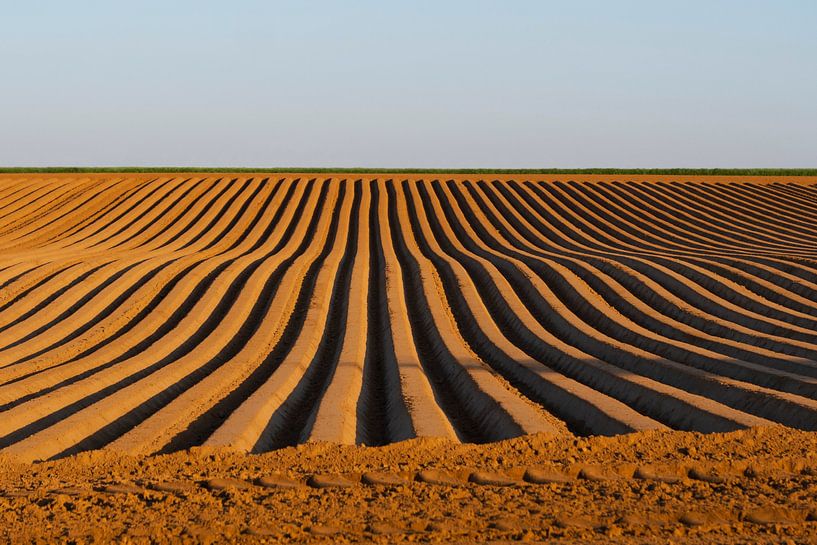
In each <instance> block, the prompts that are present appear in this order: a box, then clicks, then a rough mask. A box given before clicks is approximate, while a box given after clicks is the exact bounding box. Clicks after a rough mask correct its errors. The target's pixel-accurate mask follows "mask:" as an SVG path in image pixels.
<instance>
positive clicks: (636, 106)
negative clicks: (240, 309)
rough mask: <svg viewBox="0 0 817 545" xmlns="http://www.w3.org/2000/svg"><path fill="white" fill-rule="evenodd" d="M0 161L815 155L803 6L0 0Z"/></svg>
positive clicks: (220, 162) (672, 162) (692, 159)
mask: <svg viewBox="0 0 817 545" xmlns="http://www.w3.org/2000/svg"><path fill="white" fill-rule="evenodd" d="M0 20H2V23H3V24H2V28H3V30H2V32H0V66H2V68H3V77H2V79H0V165H2V166H57V165H59V166H67V165H72V166H73V165H76V166H214V167H215V166H235V167H275V166H278V167H296V166H306V167H332V166H336V167H383V168H388V167H405V168H411V167H417V168H421V167H422V168H433V167H448V168H469V167H470V168H556V167H560V168H579V167H588V168H589V167H625V168H634V167H644V168H650V167H747V168H748V167H815V166H817V32H815V29H817V2H814V1H812V0H765V1H758V0H663V1H654V0H652V1H647V0H644V1H636V0H616V1H613V0H597V1H591V0H571V1H569V2H566V1H564V0H562V1H547V0H531V1H527V0H516V1H514V0H505V1H500V0H497V1H487V0H467V1H466V0H463V1H460V0H435V1H430V0H428V1H427V0H414V1H393V2H383V1H382V0H381V1H375V0H371V1H363V0H345V1H341V0H337V1H329V0H313V1H310V2H304V1H302V0H301V1H295V0H293V1H272V0H269V1H262V0H232V1H230V2H224V1H207V0H196V1H192V0H175V1H167V0H164V1H157V0H141V1H139V2H134V1H132V0H130V1H128V2H124V1H118V0H107V1H84V0H72V1H71V2H65V1H62V0H60V1H37V0H28V1H26V2H20V1H11V0H0Z"/></svg>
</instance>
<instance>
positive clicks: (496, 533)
mask: <svg viewBox="0 0 817 545" xmlns="http://www.w3.org/2000/svg"><path fill="white" fill-rule="evenodd" d="M815 452H817V434H815V433H810V432H801V431H795V430H791V429H787V428H783V427H772V428H766V429H764V428H758V429H753V430H747V431H738V432H732V433H725V434H708V435H703V434H699V433H689V432H672V431H649V432H638V433H633V434H629V435H623V436H618V437H609V438H608V437H592V438H567V437H558V436H552V435H547V434H539V435H531V436H525V437H519V438H515V439H510V440H507V441H502V442H499V443H492V444H488V445H466V444H456V443H452V442H450V441H447V440H445V439H411V440H408V441H405V442H401V443H395V444H393V445H390V446H385V447H361V446H341V445H335V444H324V443H311V444H307V445H301V446H298V447H289V448H285V449H282V450H279V451H276V452H271V453H266V454H258V455H246V454H240V453H236V452H234V451H228V450H224V449H211V448H196V449H193V450H191V451H189V452H177V453H173V454H169V455H160V456H149V457H131V456H124V455H120V454H116V453H113V452H109V451H91V452H85V453H82V454H78V455H75V456H72V457H69V458H64V459H61V460H57V461H53V462H44V463H37V464H16V463H12V462H9V461H4V462H2V465H0V516H2V517H3V520H4V524H3V527H2V530H0V532H1V533H2V536H3V537H4V538H5V539H6V540H8V541H13V542H18V543H21V542H26V543H28V542H34V543H54V542H72V543H92V542H97V543H101V542H108V541H116V542H121V543H177V542H181V543H224V542H235V543H284V542H292V543H362V542H375V543H398V542H400V543H403V542H417V543H474V542H492V543H509V542H516V541H522V542H549V543H679V544H681V543H817V458H815V456H814V453H815Z"/></svg>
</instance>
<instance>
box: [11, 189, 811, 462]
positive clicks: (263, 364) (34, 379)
mask: <svg viewBox="0 0 817 545" xmlns="http://www.w3.org/2000/svg"><path fill="white" fill-rule="evenodd" d="M0 416H2V418H0V452H3V453H5V454H8V455H10V456H13V457H16V458H19V459H22V460H34V459H48V458H54V457H60V456H65V455H69V454H72V453H76V452H80V451H83V450H89V449H99V448H109V449H115V450H119V451H123V452H126V453H129V454H136V455H143V454H152V453H159V452H172V451H175V450H179V449H186V448H190V447H193V446H196V445H210V446H229V447H232V448H235V449H240V450H245V451H252V452H262V451H266V450H270V449H275V448H280V447H283V446H288V445H294V444H298V443H302V442H321V441H328V442H338V443H346V444H367V445H385V444H389V443H392V442H395V441H401V440H404V439H409V438H412V437H442V438H447V439H449V440H454V441H468V442H486V441H495V440H500V439H504V438H509V437H513V436H516V435H520V434H527V433H546V434H556V435H569V434H604V435H614V434H621V433H628V432H631V431H636V430H646V429H666V428H674V429H684V430H697V431H703V432H711V431H726V430H734V429H739V428H746V427H752V426H770V425H775V424H783V425H788V426H793V427H798V428H802V429H809V430H815V429H817V193H816V192H815V188H814V187H812V186H807V185H803V184H791V183H776V182H774V181H770V182H769V183H757V182H751V183H750V182H742V181H740V180H736V181H734V182H733V183H722V182H717V183H711V182H682V181H679V182H671V183H670V182H661V181H658V182H638V183H635V182H629V181H627V180H626V179H622V180H621V181H613V182H609V181H604V182H573V181H570V180H561V181H558V180H549V181H544V180H536V179H532V180H524V179H523V180H518V181H514V180H507V179H505V180H502V179H493V180H484V179H473V180H467V179H457V180H445V181H440V180H435V179H433V178H429V179H422V178H421V179H399V180H397V179H375V178H370V177H363V178H360V179H352V180H343V179H331V178H327V179H320V180H318V179H310V180H302V179H300V178H297V177H294V178H286V177H284V178H280V179H271V178H269V177H263V176H260V177H259V176H235V175H226V176H223V177H206V176H194V177H188V176H168V177H162V178H158V177H153V176H139V175H124V174H122V175H113V176H106V175H89V176H87V177H83V178H71V177H60V176H53V177H47V178H45V177H36V176H22V177H20V176H18V177H16V178H12V177H9V178H8V179H7V180H5V181H4V183H3V185H2V186H0Z"/></svg>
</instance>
